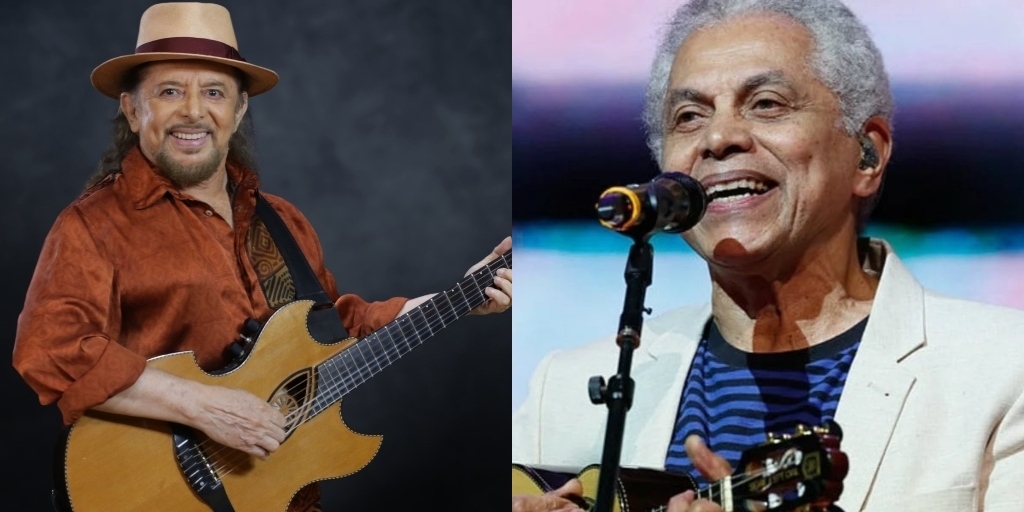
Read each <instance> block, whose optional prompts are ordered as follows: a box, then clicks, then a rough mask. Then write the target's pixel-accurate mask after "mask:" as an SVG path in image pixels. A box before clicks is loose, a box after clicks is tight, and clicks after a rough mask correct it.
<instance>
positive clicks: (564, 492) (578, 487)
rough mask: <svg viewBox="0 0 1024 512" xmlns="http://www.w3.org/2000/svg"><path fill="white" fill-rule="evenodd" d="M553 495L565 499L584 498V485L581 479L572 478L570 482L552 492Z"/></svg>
mask: <svg viewBox="0 0 1024 512" xmlns="http://www.w3.org/2000/svg"><path fill="white" fill-rule="evenodd" d="M551 494H554V495H555V496H558V497H561V498H564V497H566V496H582V495H583V483H582V482H580V479H579V478H572V479H570V480H569V481H568V482H566V483H564V484H562V486H561V487H559V488H558V489H555V490H554V491H551Z"/></svg>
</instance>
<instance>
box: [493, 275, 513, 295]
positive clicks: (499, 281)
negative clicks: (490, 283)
mask: <svg viewBox="0 0 1024 512" xmlns="http://www.w3.org/2000/svg"><path fill="white" fill-rule="evenodd" d="M494 284H495V285H496V286H497V287H498V288H500V289H501V291H503V292H505V295H508V296H509V297H511V296H512V281H510V280H508V279H506V278H504V277H495V278H494Z"/></svg>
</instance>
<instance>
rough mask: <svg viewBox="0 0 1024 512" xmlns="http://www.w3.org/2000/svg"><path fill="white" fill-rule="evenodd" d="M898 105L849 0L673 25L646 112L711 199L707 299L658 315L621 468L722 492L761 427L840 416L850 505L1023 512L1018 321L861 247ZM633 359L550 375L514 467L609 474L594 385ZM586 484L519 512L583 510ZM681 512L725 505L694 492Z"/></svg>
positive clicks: (697, 245)
mask: <svg viewBox="0 0 1024 512" xmlns="http://www.w3.org/2000/svg"><path fill="white" fill-rule="evenodd" d="M892 110H893V107H892V96H891V92H890V89H889V84H888V79H887V77H886V74H885V70H884V67H883V64H882V58H881V55H880V53H879V51H878V50H877V48H876V47H875V45H874V43H873V42H872V41H871V39H870V37H869V35H868V33H867V31H866V29H865V28H864V26H863V25H862V24H861V23H860V22H859V21H858V20H857V19H856V17H855V16H854V15H853V14H852V13H851V12H850V10H849V9H848V8H847V7H845V6H844V5H843V4H842V3H840V2H839V1H838V0H767V1H765V0H697V1H694V2H692V3H689V4H687V5H685V6H682V7H681V8H680V9H679V10H678V11H677V12H676V14H675V16H674V18H673V19H672V21H671V23H670V25H669V27H668V30H667V32H666V34H665V36H664V39H663V42H662V44H661V45H660V47H659V50H658V54H657V56H656V57H655V61H654V66H653V70H652V73H651V78H650V82H649V86H648V90H647V105H646V108H645V113H644V119H645V122H646V124H647V126H648V129H649V130H648V133H649V137H648V143H649V145H650V147H651V150H652V153H653V154H654V156H655V158H656V159H657V161H658V164H659V165H660V167H661V169H662V170H663V171H666V172H667V171H676V172H683V173H686V174H689V175H691V176H692V177H694V178H696V179H698V180H699V181H701V182H702V183H703V185H704V187H705V188H706V189H707V191H708V194H709V197H710V202H709V204H708V207H707V213H706V215H705V216H704V218H703V219H702V220H701V222H700V223H698V224H697V225H696V227H694V228H693V229H692V230H690V231H688V232H687V233H685V234H684V235H683V237H684V239H685V240H686V242H687V243H688V244H689V245H690V246H691V247H692V248H693V249H694V251H696V252H697V253H698V254H699V255H700V256H701V257H702V258H703V259H704V260H705V261H706V262H707V265H708V271H709V273H710V277H711V282H712V293H711V297H710V301H709V303H708V304H705V305H700V306H696V307H688V308H681V309H677V310H674V311H671V312H668V313H665V314H662V315H660V316H658V317H656V318H653V319H651V320H650V321H648V322H647V323H646V326H645V329H644V333H643V341H642V343H641V346H640V348H639V349H638V350H637V352H636V353H635V355H634V359H633V373H632V376H633V378H634V379H635V381H636V391H635V398H634V402H633V405H632V408H631V410H630V413H629V416H628V419H627V426H626V432H625V440H624V444H623V451H622V464H623V465H628V466H629V465H631V466H645V467H653V468H664V469H667V470H669V471H675V472H679V473H684V474H689V475H691V476H693V477H695V478H697V479H698V481H699V480H702V479H703V480H717V479H720V478H723V477H725V476H727V475H729V474H730V473H731V471H732V469H731V468H733V467H735V466H736V464H737V462H738V459H739V457H740V454H741V452H742V451H743V450H744V449H745V448H749V447H752V446H754V445H756V444H759V443H763V442H764V441H765V436H766V433H767V432H769V431H773V432H786V431H791V430H793V428H794V427H795V426H796V425H797V424H809V425H816V424H821V423H824V422H825V421H827V420H831V419H834V420H836V421H837V422H838V423H839V424H840V425H841V426H842V427H843V430H844V432H845V436H844V438H843V441H842V449H843V451H844V452H846V453H847V454H848V457H849V465H850V472H849V474H848V476H846V478H845V480H844V485H845V490H844V491H843V493H842V497H841V499H840V500H839V501H838V505H839V506H840V507H842V508H843V509H844V510H847V511H852V510H877V511H891V510H989V511H991V510H1019V508H1020V506H1021V504H1022V503H1024V486H1022V485H1020V483H1021V482H1024V398H1022V393H1021V392H1022V389H1024V379H1021V378H1020V376H1021V375H1022V374H1024V344H1022V343H1020V340H1019V336H1020V334H1019V333H1020V332H1022V329H1024V313H1021V312H1018V311H1014V310H1009V309H1003V308H998V307H994V306H987V305H982V304H977V303H971V302H966V301H962V300H956V299H950V298H944V297H940V296H937V295H935V294H932V293H930V292H928V291H926V290H924V289H923V288H922V287H921V285H920V284H919V283H918V282H917V281H916V280H915V279H914V278H913V277H912V276H911V274H910V273H909V272H908V270H907V269H906V267H905V266H904V265H903V264H902V263H901V262H900V260H899V258H898V257H897V256H896V255H895V254H894V253H893V250H892V248H891V247H890V246H889V245H888V244H886V243H885V242H884V241H883V240H879V239H865V238H860V237H859V234H860V232H861V229H862V226H863V223H864V220H865V219H866V217H867V214H868V213H869V212H870V209H871V207H872V206H873V204H874V202H875V200H876V198H877V196H878V193H879V190H880V188H881V185H882V180H883V178H884V173H885V169H886V166H887V164H888V162H889V158H890V155H891V152H892V148H893V137H892V129H891V116H892ZM617 355H618V349H617V347H616V345H615V343H614V342H613V341H611V340H601V341H599V342H596V343H593V344H589V345H585V346H582V347H579V348H576V349H572V350H567V351H562V352H558V353H554V354H551V355H549V356H548V357H546V358H545V359H544V360H543V361H542V362H541V364H540V365H539V366H538V368H537V370H536V372H535V374H534V376H533V378H532V380H531V383H530V388H529V392H528V396H527V398H526V401H525V403H524V405H523V406H522V407H521V409H520V410H518V411H517V412H516V413H515V414H514V415H513V426H512V460H513V461H514V462H521V463H527V464H544V465H558V466H578V467H579V466H583V465H586V464H591V463H595V462H599V461H600V459H601V447H602V444H603V442H602V441H603V432H604V425H605V419H606V410H605V409H604V408H603V407H596V406H594V405H592V404H591V403H590V402H589V400H588V397H587V393H586V391H585V389H586V382H587V379H588V378H589V377H590V376H591V375H594V374H596V373H602V372H607V371H608V370H609V369H611V368H614V366H615V361H616V360H617ZM572 485H574V484H570V487H571V486H572ZM570 487H567V488H563V489H562V490H560V491H558V492H553V493H550V494H548V495H546V496H543V497H537V498H530V497H522V496H520V497H515V496H514V497H513V510H523V511H526V510H573V509H575V506H574V505H572V504H571V503H570V502H569V501H568V500H566V499H564V498H565V496H566V495H567V494H568V493H569V492H570V491H571V490H573V489H571V488H570ZM576 490H578V489H576ZM669 510H671V511H673V512H677V511H679V512H681V511H683V510H690V511H691V512H692V511H697V510H702V511H706V510H718V507H717V505H715V504H713V503H710V502H708V501H706V500H696V501H694V496H693V493H692V492H687V493H684V494H681V495H678V496H676V497H674V498H673V499H672V501H671V503H670V507H669Z"/></svg>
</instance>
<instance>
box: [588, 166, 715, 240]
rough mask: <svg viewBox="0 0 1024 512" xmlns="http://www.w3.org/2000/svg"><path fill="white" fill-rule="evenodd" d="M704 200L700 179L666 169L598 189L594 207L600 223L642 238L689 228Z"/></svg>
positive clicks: (700, 209) (702, 214) (697, 218)
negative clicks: (647, 178) (643, 179)
mask: <svg viewBox="0 0 1024 512" xmlns="http://www.w3.org/2000/svg"><path fill="white" fill-rule="evenodd" d="M707 204H708V198H707V194H705V192H704V187H702V186H701V184H700V182H698V181H697V180H695V179H693V178H691V177H689V176H687V175H685V174H683V173H681V172H667V173H663V174H660V175H658V176H657V177H655V178H654V179H653V180H651V181H650V182H649V183H644V184H632V185H626V186H624V187H622V186H616V187H611V188H609V189H608V190H605V191H604V192H603V193H601V197H600V198H598V200H597V204H596V205H595V207H596V208H597V218H598V220H600V222H601V225H603V226H604V227H606V228H608V229H611V230H613V231H618V232H620V233H622V234H624V235H627V236H633V237H636V236H642V237H645V238H646V237H649V236H651V235H654V234H657V233H659V232H661V233H682V232H683V231H686V230H687V229H690V228H692V227H693V226H694V225H695V224H697V221H699V220H700V219H701V217H703V216H704V210H705V208H707Z"/></svg>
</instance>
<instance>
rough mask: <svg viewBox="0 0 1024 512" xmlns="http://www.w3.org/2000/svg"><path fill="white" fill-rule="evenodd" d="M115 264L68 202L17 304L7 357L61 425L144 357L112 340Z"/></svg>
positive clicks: (123, 379) (135, 371) (133, 373)
mask: <svg viewBox="0 0 1024 512" xmlns="http://www.w3.org/2000/svg"><path fill="white" fill-rule="evenodd" d="M116 280H117V275H116V271H115V265H114V263H113V262H112V261H110V259H109V257H108V255H107V254H105V252H104V251H103V249H102V247H101V245H100V244H99V243H97V241H96V239H95V238H94V237H93V235H92V234H90V232H89V229H88V228H87V226H86V221H85V220H84V219H83V218H82V215H81V213H80V212H79V210H78V209H77V208H76V207H75V206H74V205H73V206H71V207H69V208H68V209H66V210H65V211H64V212H63V213H61V215H60V217H58V219H57V221H56V222H55V223H54V226H53V228H52V229H51V230H50V233H49V234H48V235H47V238H46V241H45V243H44V245H43V250H42V253H41V254H40V256H39V261H38V263H37V264H36V269H35V273H34V274H33V276H32V282H31V284H30V285H29V289H28V294H27V296H26V299H25V307H24V309H23V310H22V312H21V315H20V316H19V317H18V331H17V335H16V338H15V343H14V356H13V363H14V367H15V369H16V370H17V371H18V373H20V374H21V376H22V378H24V379H25V381H26V382H27V383H28V384H29V386H31V387H32V389H33V390H35V392H36V393H37V394H38V395H39V401H40V403H42V404H44V405H47V404H52V403H54V402H56V403H57V405H58V407H59V408H60V410H61V414H62V415H63V419H64V423H65V424H71V423H72V422H74V421H75V420H76V419H78V418H79V417H80V416H81V415H82V413H83V412H84V411H85V410H87V409H89V408H91V407H94V406H96V405H99V404H101V403H103V402H105V401H106V400H107V399H108V398H110V397H111V396H114V395H116V394H117V393H119V392H121V391H123V390H124V389H126V388H128V387H130V386H131V385H132V384H133V383H134V382H135V381H136V380H137V379H138V377H139V375H141V374H142V371H143V370H144V369H145V365H146V359H145V358H144V357H143V356H141V355H140V354H137V353H135V352H133V351H131V350H129V349H127V348H125V347H124V346H122V345H121V344H119V343H117V341H115V340H117V337H118V334H119V328H120V327H119V326H120V324H121V319H120V314H121V313H120V305H119V304H118V300H119V299H118V294H117V291H116Z"/></svg>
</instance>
